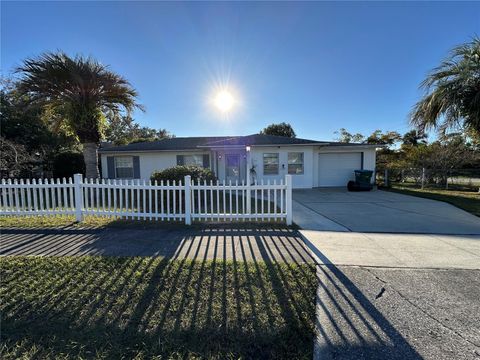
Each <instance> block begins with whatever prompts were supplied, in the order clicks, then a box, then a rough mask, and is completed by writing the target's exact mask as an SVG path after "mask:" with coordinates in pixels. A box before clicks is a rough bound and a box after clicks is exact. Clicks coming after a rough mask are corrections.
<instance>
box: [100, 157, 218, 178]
mask: <svg viewBox="0 0 480 360" xmlns="http://www.w3.org/2000/svg"><path fill="white" fill-rule="evenodd" d="M190 154H196V155H203V154H210V153H209V152H208V151H197V152H195V151H178V152H175V151H172V152H167V151H164V152H151V153H138V152H137V153H134V152H132V153H126V152H122V153H117V154H112V153H108V154H101V162H102V177H104V178H107V177H108V176H107V175H108V170H107V156H138V157H139V159H140V178H141V179H146V180H149V179H150V176H151V175H152V173H153V172H154V171H155V170H163V169H167V168H169V167H172V166H176V165H177V155H190ZM211 161H212V159H210V164H211ZM210 166H211V165H210Z"/></svg>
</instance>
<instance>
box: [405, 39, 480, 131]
mask: <svg viewBox="0 0 480 360" xmlns="http://www.w3.org/2000/svg"><path fill="white" fill-rule="evenodd" d="M420 87H421V88H422V89H424V90H425V96H424V97H423V98H422V99H421V100H420V101H419V102H418V103H417V104H416V105H415V107H414V109H413V111H412V114H411V119H410V120H411V123H412V124H413V125H415V126H416V127H417V128H418V129H419V130H420V131H421V132H423V131H425V130H426V129H428V128H436V129H438V130H439V131H440V132H441V133H445V132H446V131H447V130H448V129H451V128H455V127H457V126H463V127H464V128H465V129H467V130H470V131H474V132H477V133H478V132H480V38H478V37H474V38H473V39H472V41H470V42H469V43H466V44H463V45H460V46H457V47H456V48H454V49H453V50H452V51H451V53H450V55H449V56H448V58H447V59H445V60H444V61H443V62H442V63H441V64H440V66H438V67H437V68H435V69H433V70H432V72H431V73H430V74H428V76H427V78H426V79H425V80H424V81H423V82H422V83H421V85H420Z"/></svg>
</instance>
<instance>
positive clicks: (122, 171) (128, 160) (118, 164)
mask: <svg viewBox="0 0 480 360" xmlns="http://www.w3.org/2000/svg"><path fill="white" fill-rule="evenodd" d="M115 177H116V178H117V179H133V157H131V156H117V157H115Z"/></svg>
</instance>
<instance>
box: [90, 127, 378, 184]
mask: <svg viewBox="0 0 480 360" xmlns="http://www.w3.org/2000/svg"><path fill="white" fill-rule="evenodd" d="M375 148H376V145H365V144H351V143H339V142H328V141H316V140H306V139H298V138H287V137H281V136H271V135H260V134H255V135H248V136H220V137H177V138H171V139H163V140H159V141H153V142H143V143H134V144H129V145H125V146H114V147H108V148H101V149H100V151H99V153H100V156H101V164H102V174H103V177H105V178H110V179H149V178H150V175H151V174H152V172H154V171H155V170H162V169H166V168H169V167H172V166H175V165H198V166H202V167H205V168H210V169H212V170H213V172H214V173H215V174H216V176H217V177H218V179H219V180H220V181H221V182H223V181H227V182H229V181H232V183H234V182H235V181H238V182H239V183H241V182H242V181H246V180H247V172H249V177H250V179H252V180H253V179H256V180H257V181H258V182H260V181H262V180H263V181H265V182H266V181H268V180H270V181H273V180H277V182H278V181H280V179H284V178H285V175H286V174H291V175H292V179H293V187H294V188H311V187H317V186H346V184H347V182H348V181H349V180H352V179H353V177H354V174H353V171H354V170H357V169H367V170H375ZM252 169H254V170H255V171H254V172H253V171H251V170H252ZM372 181H373V179H372Z"/></svg>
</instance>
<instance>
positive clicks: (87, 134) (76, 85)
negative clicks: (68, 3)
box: [17, 52, 138, 143]
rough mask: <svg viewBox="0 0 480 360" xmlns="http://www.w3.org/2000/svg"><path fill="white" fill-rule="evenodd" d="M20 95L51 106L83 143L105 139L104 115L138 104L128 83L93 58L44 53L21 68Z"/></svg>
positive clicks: (37, 103)
mask: <svg viewBox="0 0 480 360" xmlns="http://www.w3.org/2000/svg"><path fill="white" fill-rule="evenodd" d="M17 72H18V73H20V75H21V80H20V83H19V86H18V89H19V91H20V93H22V94H28V96H29V98H28V101H29V103H30V104H34V105H39V106H41V107H48V108H49V109H51V110H53V111H55V112H58V113H59V114H61V115H62V116H61V117H59V118H58V120H59V121H60V122H62V123H64V124H66V125H67V126H68V127H69V128H71V129H72V131H73V132H74V133H75V134H76V135H77V136H78V138H79V139H80V141H81V142H82V143H84V142H94V143H98V142H99V141H100V139H101V137H102V130H103V126H104V117H102V114H104V113H105V112H106V111H107V110H108V111H112V112H114V113H118V112H119V111H120V110H121V108H123V109H125V110H126V111H128V112H129V111H131V110H133V109H134V108H135V107H138V105H137V104H136V102H135V99H136V97H137V92H136V91H135V90H134V89H133V88H132V87H131V85H130V84H129V82H128V81H127V80H126V79H124V78H123V77H121V76H120V75H117V74H115V73H114V72H112V71H110V70H109V69H108V68H107V67H106V66H105V65H102V64H100V63H99V62H98V61H96V60H94V59H93V58H90V57H88V58H85V57H83V56H80V55H77V56H76V57H74V58H71V57H69V56H68V55H67V54H65V53H63V52H57V53H45V54H42V55H40V56H39V57H38V58H32V59H27V60H25V61H24V63H23V65H22V66H21V67H19V68H18V70H17Z"/></svg>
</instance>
